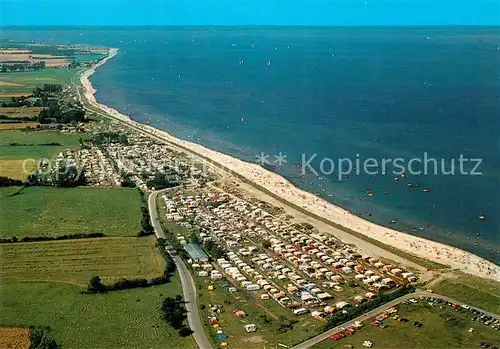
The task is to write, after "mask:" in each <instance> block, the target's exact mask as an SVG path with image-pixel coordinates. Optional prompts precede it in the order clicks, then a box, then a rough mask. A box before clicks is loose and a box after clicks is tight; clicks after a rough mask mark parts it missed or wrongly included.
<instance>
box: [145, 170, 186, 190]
mask: <svg viewBox="0 0 500 349" xmlns="http://www.w3.org/2000/svg"><path fill="white" fill-rule="evenodd" d="M146 185H147V186H148V188H155V190H160V189H165V188H172V187H175V186H177V185H179V181H178V180H177V178H176V176H172V175H168V174H165V173H161V172H156V173H155V176H154V178H153V179H150V180H149V181H148V182H147V183H146Z"/></svg>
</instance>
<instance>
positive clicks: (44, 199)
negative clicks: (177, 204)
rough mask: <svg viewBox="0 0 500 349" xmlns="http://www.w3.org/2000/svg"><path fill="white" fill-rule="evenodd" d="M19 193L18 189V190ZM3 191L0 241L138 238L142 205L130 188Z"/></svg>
mask: <svg viewBox="0 0 500 349" xmlns="http://www.w3.org/2000/svg"><path fill="white" fill-rule="evenodd" d="M17 190H19V189H17ZM14 193H16V189H14V188H0V212H2V224H0V237H2V238H8V237H11V236H17V237H23V236H57V235H63V234H75V233H91V232H102V233H104V234H106V235H107V236H135V235H136V234H137V233H139V231H140V230H141V224H140V221H141V211H140V206H141V201H140V197H139V194H138V193H137V190H135V189H130V188H110V189H104V188H85V187H81V188H53V187H29V188H25V189H23V190H21V191H20V193H19V194H17V195H13V194H14Z"/></svg>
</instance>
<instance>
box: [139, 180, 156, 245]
mask: <svg viewBox="0 0 500 349" xmlns="http://www.w3.org/2000/svg"><path fill="white" fill-rule="evenodd" d="M138 191H139V195H140V196H141V215H142V218H141V227H142V230H141V231H140V232H139V234H137V236H138V237H141V236H148V235H154V233H155V230H154V228H153V226H152V225H151V216H150V215H149V208H148V200H147V198H146V194H144V192H143V191H141V190H138Z"/></svg>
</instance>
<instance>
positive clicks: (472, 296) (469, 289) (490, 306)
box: [432, 273, 500, 314]
mask: <svg viewBox="0 0 500 349" xmlns="http://www.w3.org/2000/svg"><path fill="white" fill-rule="evenodd" d="M456 274H457V275H456V276H452V277H450V278H447V279H445V280H443V281H441V282H440V283H438V284H437V285H435V286H433V287H432V290H433V291H434V292H436V293H439V294H443V295H447V296H448V297H451V298H453V299H456V300H458V301H461V302H464V303H466V304H468V305H470V306H474V307H478V308H481V309H484V310H486V311H490V312H492V313H495V314H500V282H497V281H493V280H487V279H482V278H479V277H476V276H471V275H465V274H462V273H456Z"/></svg>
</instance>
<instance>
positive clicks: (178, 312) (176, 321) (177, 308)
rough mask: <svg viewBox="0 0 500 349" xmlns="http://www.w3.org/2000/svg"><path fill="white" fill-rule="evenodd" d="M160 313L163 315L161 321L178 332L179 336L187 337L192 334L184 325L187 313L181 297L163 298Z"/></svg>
mask: <svg viewBox="0 0 500 349" xmlns="http://www.w3.org/2000/svg"><path fill="white" fill-rule="evenodd" d="M161 311H162V313H163V319H164V320H165V321H166V322H167V323H169V324H170V325H171V326H172V327H173V328H175V329H176V330H178V333H179V335H180V336H182V337H187V336H189V335H191V333H193V331H192V330H191V329H190V328H189V327H188V326H186V325H185V321H186V319H187V315H186V314H187V311H186V307H185V306H184V301H183V300H182V297H181V296H179V295H178V296H176V297H175V298H172V297H167V298H165V299H164V300H163V303H162V305H161Z"/></svg>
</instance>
